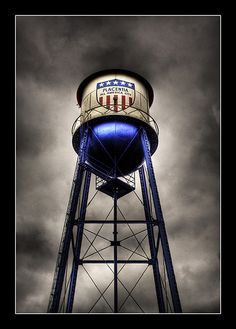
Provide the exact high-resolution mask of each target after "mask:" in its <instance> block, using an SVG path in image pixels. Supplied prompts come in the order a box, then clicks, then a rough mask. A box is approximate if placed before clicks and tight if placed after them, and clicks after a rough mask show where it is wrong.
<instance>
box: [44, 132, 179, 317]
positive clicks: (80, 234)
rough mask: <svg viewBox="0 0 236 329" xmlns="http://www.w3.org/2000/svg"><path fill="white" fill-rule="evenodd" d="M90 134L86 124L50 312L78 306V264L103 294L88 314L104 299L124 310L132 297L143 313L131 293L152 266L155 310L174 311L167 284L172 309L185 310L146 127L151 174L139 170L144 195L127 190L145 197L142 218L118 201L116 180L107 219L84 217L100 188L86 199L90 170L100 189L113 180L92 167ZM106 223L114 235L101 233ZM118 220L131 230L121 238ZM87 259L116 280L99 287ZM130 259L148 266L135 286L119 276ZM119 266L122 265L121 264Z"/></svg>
mask: <svg viewBox="0 0 236 329" xmlns="http://www.w3.org/2000/svg"><path fill="white" fill-rule="evenodd" d="M87 137H88V128H87V129H85V130H84V131H83V138H81V146H80V159H79V160H78V161H77V164H76V169H75V174H74V178H73V182H72V189H71V194H70V199H69V204H68V209H67V213H66V218H65V224H64V228H63V233H62V238H61V243H60V247H59V252H58V258H57V263H56V269H55V274H54V280H53V285H52V290H51V295H50V300H49V305H48V312H49V313H58V312H66V313H72V312H74V311H75V310H74V309H73V306H74V297H75V291H76V282H77V277H78V280H79V273H78V269H79V267H80V268H81V269H83V271H84V273H86V275H87V276H88V278H89V280H90V281H91V282H92V283H93V285H94V287H95V289H96V290H97V291H98V292H99V297H98V298H97V299H96V300H95V301H94V303H93V304H92V305H91V307H90V309H89V310H88V313H90V312H92V311H93V310H94V308H95V306H96V305H97V303H98V302H99V301H100V300H101V299H102V300H103V301H104V302H105V304H106V305H107V307H108V308H109V311H110V312H113V313H119V312H122V310H123V309H124V305H125V304H126V302H127V300H128V299H129V298H130V299H132V301H133V302H134V303H135V305H136V306H137V307H138V308H139V310H140V311H141V312H142V313H144V309H143V308H142V307H141V305H140V304H139V301H138V300H137V299H136V298H135V296H134V295H133V292H134V290H135V289H136V287H137V285H138V284H139V282H140V280H141V279H142V278H143V276H144V275H145V273H146V271H147V270H148V268H151V269H152V273H153V279H154V286H155V295H156V300H157V306H158V307H157V312H159V313H166V312H169V310H170V311H171V310H172V307H171V302H170V299H169V298H168V289H167V288H168V287H169V290H170V293H171V298H172V305H173V309H174V312H176V313H181V312H182V309H181V304H180V299H179V295H178V289H177V285H176V280H175V274H174V269H173V265H172V259H171V255H170V249H169V245H168V240H167V234H166V229H165V224H164V219H163V214H162V210H161V205H160V200H159V195H158V191H157V185H156V180H155V175H154V170H153V165H152V160H151V154H150V150H149V142H148V137H147V134H146V132H145V130H144V129H143V130H142V131H141V141H142V147H143V151H144V155H145V164H146V168H147V173H148V175H146V174H145V170H144V166H142V167H141V168H140V169H139V178H140V183H141V191H142V198H140V197H139V196H138V195H137V193H136V192H135V191H134V188H133V189H131V190H130V191H129V192H127V193H130V192H134V193H135V195H136V196H137V198H138V199H139V201H140V202H141V204H142V206H143V209H144V214H145V218H144V219H142V220H137V219H132V220H131V219H126V218H125V216H124V214H123V213H122V211H121V209H120V207H119V205H118V198H119V196H120V195H119V193H120V192H119V191H118V189H119V188H120V185H118V186H119V188H118V187H117V184H116V183H114V185H109V193H110V187H112V188H113V190H112V191H113V194H112V195H110V194H108V193H107V194H108V195H110V196H111V198H112V200H113V204H112V208H111V209H110V211H109V212H108V214H107V216H106V218H105V219H104V220H95V219H93V220H86V210H87V208H88V206H89V205H90V203H91V202H92V201H93V199H94V198H95V196H96V195H97V192H98V191H96V193H95V195H94V196H93V197H92V199H91V200H90V201H88V195H89V189H90V182H91V174H94V175H96V176H97V178H96V180H97V188H98V190H99V188H100V186H101V185H102V184H104V182H105V183H106V182H109V181H110V180H111V177H109V176H107V175H106V174H104V172H100V171H99V170H97V169H94V168H93V166H92V165H91V164H88V163H86V148H87ZM147 176H148V177H147ZM129 179H130V180H131V183H132V184H133V186H134V187H135V183H134V181H133V180H132V178H129ZM148 187H150V190H151V197H152V198H150V195H149V192H148ZM103 192H104V191H103ZM104 193H105V192H104ZM79 200H80V201H79ZM152 205H153V206H154V210H155V218H154V216H153V214H152ZM111 215H113V218H112V219H108V218H109V216H111ZM118 215H119V216H121V217H122V219H119V218H118ZM93 224H98V225H100V228H99V229H98V231H97V232H94V230H92V229H90V226H91V225H93ZM104 225H105V226H107V225H112V228H113V233H112V239H108V238H107V237H106V236H104V235H103V234H102V233H101V230H102V228H103V227H104ZM120 225H126V227H127V228H128V229H129V232H130V234H129V235H128V236H126V237H124V238H122V239H120V240H119V239H118V232H119V228H120ZM132 225H133V226H132ZM139 225H145V229H142V227H140V230H138V232H137V231H136V232H135V231H134V229H133V227H135V228H136V229H137V227H139ZM154 229H155V230H158V234H157V237H156V238H155V234H154ZM74 231H76V234H74V233H73V232H74ZM143 235H144V236H143ZM140 237H141V238H140ZM98 238H99V239H102V240H104V241H105V242H106V245H105V246H103V247H100V248H98V247H96V244H95V241H96V240H97V239H98ZM128 239H134V241H135V243H136V247H132V248H130V247H127V246H126V245H125V241H128ZM145 240H146V241H148V245H149V252H148V253H147V252H146V251H145V249H144V247H143V243H144V242H145ZM83 241H87V243H88V247H87V248H86V250H85V251H84V252H83V254H82V253H81V250H82V248H81V247H82V243H83ZM70 248H71V249H72V256H71V257H72V261H71V262H72V264H71V268H70V273H67V272H68V259H69V251H70ZM108 248H112V250H113V253H112V257H110V258H107V257H104V256H103V255H102V252H103V251H104V250H106V249H108ZM120 249H123V250H126V251H127V252H130V255H129V257H128V258H126V259H125V258H123V259H120V258H119V255H118V254H119V250H120ZM160 249H161V251H162V253H163V254H162V255H163V264H160V262H159V257H158V253H160ZM139 250H140V251H139ZM94 256H98V257H99V258H91V257H94ZM135 256H136V257H135ZM88 264H96V265H99V264H101V265H102V264H103V265H106V266H107V268H108V269H109V271H110V272H111V273H112V280H111V281H110V282H109V283H108V284H107V286H106V287H105V288H104V289H101V288H100V287H99V286H98V284H97V283H96V278H94V277H93V275H92V273H91V272H90V271H89V269H88V267H87V265H88ZM129 264H142V265H144V266H145V268H144V269H143V271H142V273H141V274H140V275H139V277H138V279H137V280H136V282H134V283H133V285H132V287H131V288H129V289H128V288H127V287H126V285H125V284H124V283H123V281H122V280H121V276H120V275H121V272H122V270H123V269H124V268H125V266H127V265H129ZM111 265H112V266H111ZM160 265H162V268H163V269H164V274H163V275H161V273H160ZM119 266H121V267H120V268H119ZM166 274H167V277H168V287H167V281H166ZM111 286H113V304H112V305H111V304H110V302H109V300H107V298H106V295H105V294H106V292H107V291H108V289H109V288H110V287H111ZM119 286H121V287H122V288H123V290H124V291H125V292H126V297H125V298H124V300H123V301H122V302H121V301H120V298H119V297H120V295H119ZM63 291H64V292H63ZM78 297H79V293H78Z"/></svg>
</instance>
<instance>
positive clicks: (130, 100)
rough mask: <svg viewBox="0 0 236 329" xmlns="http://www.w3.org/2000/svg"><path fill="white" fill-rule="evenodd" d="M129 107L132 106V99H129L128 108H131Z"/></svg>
mask: <svg viewBox="0 0 236 329" xmlns="http://www.w3.org/2000/svg"><path fill="white" fill-rule="evenodd" d="M131 105H132V98H131V97H129V106H131Z"/></svg>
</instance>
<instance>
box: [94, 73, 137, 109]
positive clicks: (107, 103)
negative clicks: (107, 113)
mask: <svg viewBox="0 0 236 329" xmlns="http://www.w3.org/2000/svg"><path fill="white" fill-rule="evenodd" d="M96 96H97V102H98V103H99V104H100V105H101V106H103V107H105V108H107V109H109V110H112V111H115V112H118V111H120V110H121V111H122V110H125V109H127V108H128V107H130V106H132V105H133V104H134V101H135V84H134V83H133V82H130V81H124V80H119V79H113V80H105V81H101V82H99V83H97V88H96Z"/></svg>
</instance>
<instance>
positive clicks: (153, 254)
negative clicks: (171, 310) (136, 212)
mask: <svg viewBox="0 0 236 329" xmlns="http://www.w3.org/2000/svg"><path fill="white" fill-rule="evenodd" d="M139 177H140V183H141V188H142V195H143V204H144V212H145V217H146V220H147V221H148V222H150V221H151V212H150V204H149V200H148V192H147V184H146V179H145V173H144V169H143V166H142V167H141V168H140V169H139ZM147 231H148V240H149V246H150V252H151V258H152V268H153V276H154V283H155V288H156V297H157V302H158V307H159V312H160V313H165V312H166V310H165V303H164V299H163V291H162V286H161V276H160V271H159V266H158V259H157V257H156V249H155V239H154V232H153V224H152V223H147Z"/></svg>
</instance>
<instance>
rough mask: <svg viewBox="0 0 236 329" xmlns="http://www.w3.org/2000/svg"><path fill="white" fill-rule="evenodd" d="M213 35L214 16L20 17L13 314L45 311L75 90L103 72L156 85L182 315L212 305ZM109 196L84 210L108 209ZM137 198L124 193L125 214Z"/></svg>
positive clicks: (162, 177)
mask: <svg viewBox="0 0 236 329" xmlns="http://www.w3.org/2000/svg"><path fill="white" fill-rule="evenodd" d="M219 31H220V18H219V17H214V16H212V17H210V16H192V17H188V16H178V17H175V16H174V17H173V16H172V17H168V16H153V17H152V16H146V17H144V16H132V17H127V16H115V17H104V16H101V17H96V16H93V17H92V16H88V17H85V16H76V17H63V16H61V17H56V16H55V17H53V16H51V17H50V16H41V17H40V16H38V17H37V16H17V17H16V312H25V313H32V312H42V313H44V312H46V310H47V305H48V299H49V294H50V289H51V284H52V278H53V273H54V268H55V262H56V257H57V252H58V246H59V242H60V237H61V232H62V227H63V223H64V217H65V212H66V208H67V203H68V198H69V193H70V188H71V181H72V177H73V172H74V167H75V163H76V154H75V152H74V150H73V148H72V143H71V126H72V123H73V122H74V120H75V119H76V118H77V116H78V115H79V110H78V107H77V106H76V104H77V101H76V97H75V95H76V91H77V88H78V85H79V83H80V82H81V81H82V80H83V79H84V78H85V77H87V76H88V75H89V74H92V73H94V72H96V71H99V70H103V69H109V68H120V69H127V70H131V71H134V72H137V73H139V74H140V75H142V76H144V77H145V78H146V79H147V80H148V81H149V82H150V83H151V85H152V87H153V89H154V102H153V105H152V107H151V114H152V116H153V117H154V118H155V120H156V121H157V123H158V125H159V129H160V135H159V147H158V149H157V151H156V153H155V154H154V156H153V162H154V168H155V173H156V178H157V183H158V188H159V193H160V199H161V204H162V210H163V214H164V218H165V222H166V227H167V233H168V237H169V244H170V249H171V253H172V258H173V263H174V269H175V273H176V279H177V284H178V288H179V294H180V298H181V302H182V307H183V311H184V312H186V313H189V312H193V313H195V312H196V313H206V312H219V310H220V218H219V208H220V197H219V193H220V185H219V184H220V183H219V182H220V179H219V175H220V168H219V163H220V149H219V148H220V105H219V104H220V99H219V92H220V81H219V70H220V67H219V58H220V44H219V36H220V32H219ZM93 188H94V184H93ZM93 192H94V191H93ZM139 192H140V191H139V187H138V189H137V193H139ZM104 198H108V197H106V196H105V197H104V196H101V195H100V196H98V197H97V199H96V202H95V203H94V205H92V204H91V206H90V209H89V212H88V216H91V218H92V217H93V216H95V214H96V217H97V218H98V219H102V217H103V216H106V213H107V211H108V210H109V207H108V208H107V209H104V208H105V207H104ZM106 200H108V201H109V198H108V199H106ZM137 202H138V201H137V198H135V196H132V197H128V198H124V199H123V200H122V199H121V200H120V205H121V208H122V210H123V212H124V213H125V214H126V216H127V218H135V216H136V218H137V217H138V216H139V211H138V210H137V207H134V206H133V205H134V204H136V203H137ZM94 271H95V272H96V271H97V270H94ZM95 272H94V275H95V276H96V273H97V272H96V273H95ZM97 275H98V276H99V274H97ZM129 275H130V274H129ZM148 275H150V274H148ZM84 277H85V273H83V274H81V281H82V279H83V278H84ZM124 280H125V278H124ZM149 292H150V293H149V294H148V295H147V296H146V297H144V296H141V297H142V298H143V300H144V301H145V303H146V304H148V303H150V307H149V308H148V310H152V307H151V303H152V302H151V297H150V299H149V297H148V296H151V294H152V293H153V292H152V289H151V288H150V289H149ZM82 296H86V293H84V295H83V294H82ZM145 298H146V299H145ZM82 301H84V304H86V301H85V300H82Z"/></svg>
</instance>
